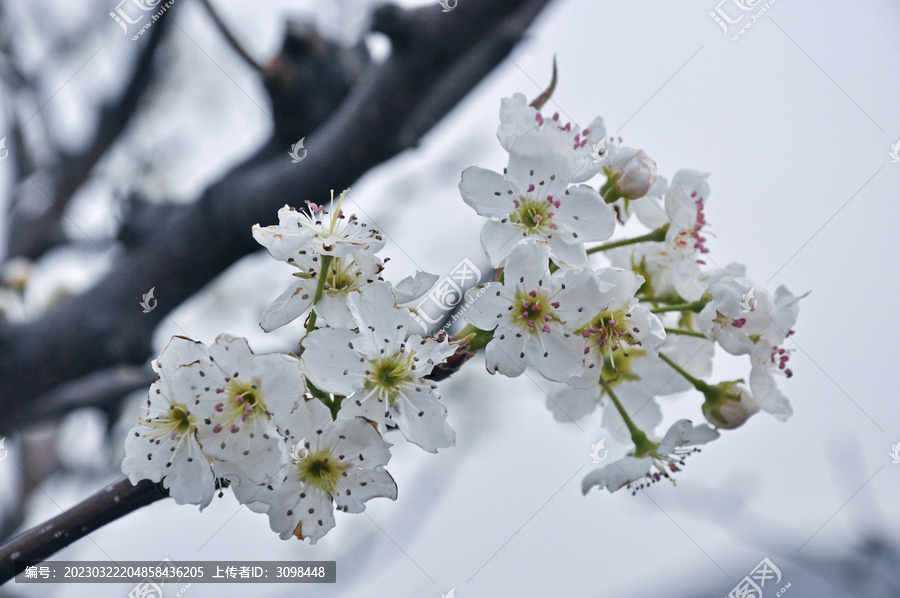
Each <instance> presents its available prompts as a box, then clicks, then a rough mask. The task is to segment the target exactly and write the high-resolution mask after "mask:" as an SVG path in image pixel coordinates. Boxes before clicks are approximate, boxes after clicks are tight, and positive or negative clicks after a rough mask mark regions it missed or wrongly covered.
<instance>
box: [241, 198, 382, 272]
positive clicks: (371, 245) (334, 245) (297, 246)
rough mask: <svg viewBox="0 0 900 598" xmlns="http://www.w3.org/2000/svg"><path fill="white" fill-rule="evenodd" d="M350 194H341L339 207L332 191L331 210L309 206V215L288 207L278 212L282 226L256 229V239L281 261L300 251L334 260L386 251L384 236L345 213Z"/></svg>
mask: <svg viewBox="0 0 900 598" xmlns="http://www.w3.org/2000/svg"><path fill="white" fill-rule="evenodd" d="M348 191H349V189H347V190H345V191H344V192H343V193H341V195H340V198H339V199H338V205H337V206H335V205H334V192H333V191H332V193H331V204H332V205H331V209H330V210H326V209H325V208H324V206H320V205H317V204H314V203H309V204H308V209H309V213H307V212H305V211H298V210H296V209H294V208H292V207H291V206H288V205H285V206H284V207H283V208H281V209H280V210H278V224H276V225H272V226H266V227H262V226H260V225H259V224H255V225H253V237H254V238H255V239H256V240H257V241H258V242H259V243H260V244H261V245H263V246H265V247H266V248H267V249H268V250H269V253H270V254H272V257H274V258H275V259H277V260H287V258H289V257H294V255H293V254H294V252H296V251H299V250H305V251H307V252H310V253H317V254H320V255H330V256H334V257H346V256H348V255H349V254H350V253H352V252H354V251H358V250H360V249H364V250H368V251H372V252H373V253H378V251H380V250H381V249H382V248H383V247H384V243H385V241H384V236H383V235H382V234H381V233H380V232H379V231H378V230H376V229H374V228H372V227H370V226H369V225H368V224H366V223H365V222H360V220H359V219H358V218H357V217H356V215H355V214H351V215H350V216H349V217H347V216H345V215H344V212H343V210H342V209H341V206H342V205H343V201H344V197H345V196H346V194H347V192H348Z"/></svg>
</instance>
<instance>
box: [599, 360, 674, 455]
mask: <svg viewBox="0 0 900 598" xmlns="http://www.w3.org/2000/svg"><path fill="white" fill-rule="evenodd" d="M600 386H602V387H603V390H604V391H606V394H608V395H609V399H610V400H611V401H612V402H613V405H615V406H616V410H617V411H618V412H619V415H621V416H622V420H623V421H624V422H625V426H626V427H627V428H628V431H629V432H630V433H631V441H632V442H633V443H634V455H633V456H634V457H635V458H636V459H640V458H642V457H646V456H647V455H649V454H650V453H652V452H653V451H655V450H656V449H658V448H659V443H658V442H651V441H650V439H649V438H647V435H646V434H645V433H644V431H643V430H641V429H640V428H638V427H637V426H636V425H635V423H634V422H633V421H632V419H631V417H630V416H629V415H628V412H627V411H625V407H624V406H622V403H621V402H620V401H619V397H617V396H616V393H614V392H613V390H612V388H611V387H610V385H609V383H608V382H607V381H606V379H605V378H603V376H602V375H601V376H600Z"/></svg>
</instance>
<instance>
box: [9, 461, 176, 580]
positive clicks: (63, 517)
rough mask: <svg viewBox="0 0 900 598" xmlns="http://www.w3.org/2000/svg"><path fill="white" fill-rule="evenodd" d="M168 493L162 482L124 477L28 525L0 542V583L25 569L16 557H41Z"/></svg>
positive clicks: (36, 559) (23, 558) (34, 558)
mask: <svg viewBox="0 0 900 598" xmlns="http://www.w3.org/2000/svg"><path fill="white" fill-rule="evenodd" d="M168 495H169V491H168V490H166V489H165V488H164V487H163V485H162V484H154V483H153V482H150V481H148V480H143V481H140V482H138V484H137V485H136V486H132V485H131V482H129V481H128V480H127V479H125V480H121V481H119V482H116V483H115V484H110V485H109V486H107V487H106V488H104V489H103V490H101V491H100V492H97V493H96V494H94V495H92V496H90V497H89V498H87V499H85V500H84V501H82V502H80V503H79V504H77V505H75V506H74V507H72V508H71V509H69V510H68V511H65V512H63V513H60V514H59V515H57V516H56V517H54V518H53V519H50V520H49V521H45V522H44V523H42V524H41V525H38V526H36V527H33V528H31V529H30V530H28V531H27V532H24V533H22V534H20V535H18V536H16V537H15V538H13V539H12V540H10V541H9V542H7V543H6V544H4V545H3V546H0V584H3V583H5V582H7V581H9V580H10V579H12V578H13V577H14V576H15V575H16V574H17V573H19V572H21V571H24V570H25V568H24V566H20V567H16V566H15V563H16V561H42V560H44V559H46V558H47V557H49V556H50V555H52V554H53V553H54V552H56V551H58V550H61V549H63V548H65V547H66V546H68V545H69V544H71V543H72V542H74V541H75V540H78V539H80V538H83V537H85V536H86V535H88V534H90V533H91V532H93V531H95V530H97V529H99V528H101V527H103V526H104V525H106V524H107V523H109V522H110V521H115V520H116V519H118V518H119V517H124V516H125V515H127V514H128V513H131V512H133V511H136V510H137V509H139V508H141V507H143V506H146V505H149V504H150V503H153V502H156V501H157V500H159V499H161V498H165V497H166V496H168Z"/></svg>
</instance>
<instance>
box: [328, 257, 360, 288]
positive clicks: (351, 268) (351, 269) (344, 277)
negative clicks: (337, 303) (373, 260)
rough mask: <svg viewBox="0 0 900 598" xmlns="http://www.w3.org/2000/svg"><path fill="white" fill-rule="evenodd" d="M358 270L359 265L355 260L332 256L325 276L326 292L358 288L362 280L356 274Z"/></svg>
mask: <svg viewBox="0 0 900 598" xmlns="http://www.w3.org/2000/svg"><path fill="white" fill-rule="evenodd" d="M358 271H359V265H358V264H357V263H356V262H355V261H353V260H342V259H341V258H338V257H336V258H333V259H332V260H331V264H330V265H329V266H328V274H327V275H326V278H325V284H326V285H327V288H328V292H331V293H333V292H339V293H341V292H343V293H346V292H349V291H353V290H355V289H358V288H359V287H360V286H361V282H362V281H360V278H359V276H356V272H358Z"/></svg>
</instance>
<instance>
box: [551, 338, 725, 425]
mask: <svg viewBox="0 0 900 598" xmlns="http://www.w3.org/2000/svg"><path fill="white" fill-rule="evenodd" d="M714 348H715V343H713V342H712V341H708V340H705V339H699V338H696V337H691V336H684V335H674V334H673V335H669V336H667V337H666V341H665V342H664V344H663V346H662V348H661V349H660V352H661V353H664V354H665V355H666V356H667V357H669V358H671V359H672V360H673V361H675V362H676V363H677V364H679V365H680V366H681V367H682V368H683V369H684V370H685V371H687V372H688V373H689V374H691V375H692V376H695V377H697V378H705V377H708V376H709V375H710V374H711V373H712V357H713V352H714ZM615 366H616V368H615V370H614V369H613V363H612V361H611V360H610V358H609V357H607V358H606V359H605V360H604V363H603V369H602V370H601V371H602V372H603V377H604V378H605V379H606V381H607V384H608V385H609V386H610V387H612V388H614V389H615V393H616V396H617V397H618V398H619V401H620V402H621V403H622V405H623V407H624V408H625V411H626V412H627V413H628V415H629V417H631V419H632V420H633V421H634V423H635V425H637V427H638V428H640V429H642V430H651V429H653V428H655V427H656V426H658V425H659V424H660V423H661V422H662V410H661V408H660V403H659V400H658V399H659V397H664V396H668V395H673V394H676V393H679V392H684V391H686V390H690V389H692V388H693V386H692V385H691V384H690V383H689V382H688V381H687V380H686V379H685V378H683V377H682V376H680V375H679V374H678V373H677V372H675V371H674V370H673V369H672V368H671V367H670V366H669V365H668V364H667V363H665V362H664V361H663V360H661V359H660V358H659V356H658V355H656V354H655V353H652V352H649V351H645V350H643V349H629V350H628V355H627V356H626V355H620V356H619V357H618V358H616V361H615ZM591 380H592V382H593V384H592V385H590V386H587V385H585V387H584V388H577V387H572V386H570V385H566V386H561V388H560V390H559V391H558V392H557V393H555V394H554V395H553V396H552V397H550V396H548V397H547V400H546V405H547V408H548V409H550V411H551V413H553V417H554V418H555V419H556V420H557V421H562V422H566V421H575V420H578V419H579V418H581V417H583V416H585V415H587V414H588V413H591V412H592V411H594V409H596V408H597V406H598V405H602V406H603V417H602V421H601V425H602V426H603V428H604V429H605V430H607V431H608V432H609V433H610V434H612V435H613V436H615V437H616V438H618V439H619V440H622V441H626V440H627V438H628V435H629V432H628V429H627V427H626V426H625V421H624V420H623V419H622V416H621V414H620V413H619V411H618V410H617V409H616V408H615V407H614V406H613V405H612V404H611V403H609V402H607V401H605V400H604V397H605V392H604V391H603V389H602V387H601V386H600V385H599V384H598V383H597V382H598V380H597V379H596V378H593V377H592V378H591ZM573 381H574V380H570V381H569V382H570V384H571V383H572V382H573Z"/></svg>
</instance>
